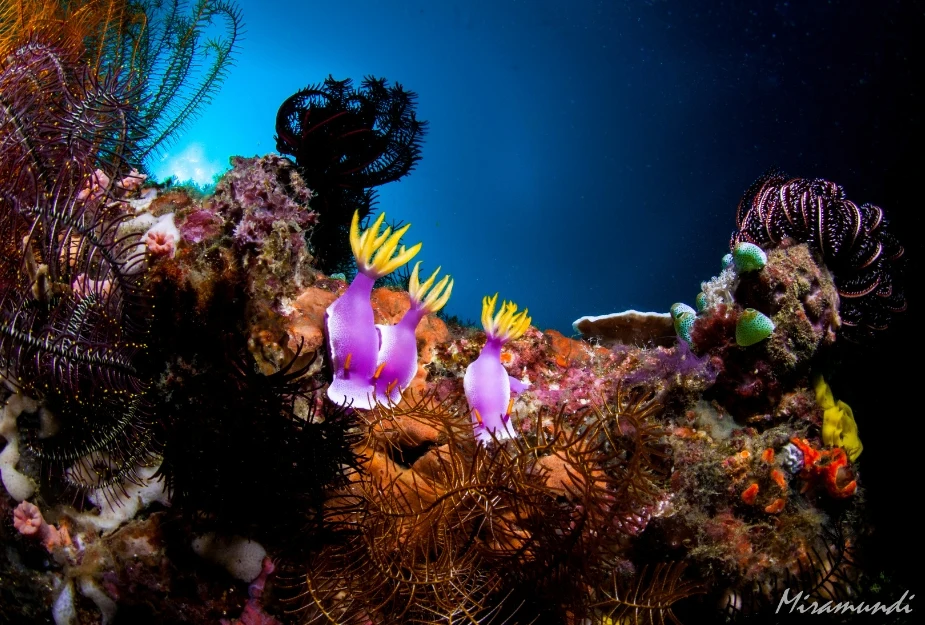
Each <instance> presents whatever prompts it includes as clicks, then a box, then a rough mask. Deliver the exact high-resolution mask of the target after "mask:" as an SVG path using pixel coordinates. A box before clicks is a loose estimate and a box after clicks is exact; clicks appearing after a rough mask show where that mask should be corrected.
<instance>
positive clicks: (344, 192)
mask: <svg viewBox="0 0 925 625" xmlns="http://www.w3.org/2000/svg"><path fill="white" fill-rule="evenodd" d="M415 98H416V95H415V94H414V93H413V92H411V91H405V90H404V89H403V88H402V87H401V85H399V84H395V85H393V86H388V85H387V84H386V81H385V80H384V79H377V78H371V77H370V78H366V79H364V80H363V82H362V83H361V85H360V88H359V89H355V88H354V87H353V84H352V82H351V81H350V80H349V79H347V80H334V78H332V77H328V78H327V80H325V81H324V84H322V85H314V86H310V87H308V88H306V89H302V90H301V91H298V92H297V93H295V94H293V95H292V96H290V97H289V98H287V99H286V101H285V102H283V104H282V106H280V108H279V111H278V112H277V114H276V149H277V150H278V151H279V152H280V153H281V154H287V155H290V156H292V157H293V158H294V159H295V161H296V164H297V165H298V166H299V169H300V170H301V172H302V175H303V177H304V179H305V182H306V184H307V185H308V187H309V188H311V189H312V191H314V193H315V199H314V200H313V201H312V208H313V209H314V210H316V211H317V212H318V214H319V216H320V219H319V224H318V225H317V226H315V228H314V230H313V232H312V240H311V244H312V247H313V249H314V254H315V256H316V258H317V259H318V263H319V265H320V267H321V268H322V269H323V270H324V271H325V272H327V273H331V272H333V271H341V270H344V269H345V265H346V264H349V253H348V252H349V246H348V245H347V233H348V229H349V225H350V220H351V218H352V217H353V212H354V210H359V211H360V217H361V218H365V217H367V216H368V215H369V213H370V211H371V206H372V203H373V202H374V199H375V197H374V194H373V193H372V191H371V189H372V188H373V187H377V186H380V185H383V184H385V183H387V182H392V181H395V180H398V179H399V178H402V177H403V176H405V175H406V174H408V173H409V172H410V171H411V170H412V168H413V167H414V165H415V164H416V163H417V162H418V160H420V158H421V140H422V138H423V136H424V132H425V129H426V125H427V124H426V122H424V121H419V120H418V119H417V117H416V116H415Z"/></svg>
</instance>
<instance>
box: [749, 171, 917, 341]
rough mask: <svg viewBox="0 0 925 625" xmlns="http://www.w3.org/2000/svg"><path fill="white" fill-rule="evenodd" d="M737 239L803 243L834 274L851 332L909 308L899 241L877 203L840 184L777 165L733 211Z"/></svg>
mask: <svg viewBox="0 0 925 625" xmlns="http://www.w3.org/2000/svg"><path fill="white" fill-rule="evenodd" d="M736 226H737V228H738V229H737V230H736V231H735V232H734V233H733V235H732V242H733V245H734V244H735V243H736V242H741V241H745V242H750V243H757V244H759V245H769V246H775V245H777V244H779V243H781V241H783V240H784V239H788V238H789V239H793V240H795V241H797V242H799V243H808V244H810V246H811V247H812V248H813V249H814V250H815V251H816V252H817V253H818V254H820V255H821V257H822V260H823V262H824V263H825V265H826V267H828V269H829V270H830V271H831V272H832V273H833V275H834V276H835V283H836V285H837V286H838V294H839V296H840V298H841V302H840V306H839V312H840V314H841V321H842V323H843V324H844V325H845V331H846V332H847V334H848V335H849V336H851V337H853V338H862V337H865V336H870V335H871V333H872V332H875V331H877V330H883V329H885V328H886V327H887V326H888V325H889V323H890V321H891V319H892V318H893V316H894V315H895V314H896V313H899V312H902V311H904V310H905V309H906V298H905V295H904V291H903V283H902V267H903V264H902V257H903V246H902V245H901V244H900V242H899V240H898V239H897V238H896V237H895V236H894V234H893V233H892V232H890V231H889V227H888V226H889V224H888V220H887V219H886V217H885V214H884V211H883V209H882V208H880V207H879V206H876V205H874V204H870V203H866V204H861V205H860V206H858V205H857V204H855V203H854V202H852V201H851V200H849V199H848V197H847V195H846V193H845V190H844V189H843V188H842V187H841V186H840V185H838V184H835V183H834V182H830V181H828V180H822V179H808V178H795V177H792V176H788V175H786V174H784V173H783V172H780V171H778V170H771V171H769V172H768V173H766V174H764V175H763V176H762V177H760V178H759V179H758V180H757V181H756V182H755V183H754V184H753V185H752V186H751V187H750V188H749V189H748V190H747V191H746V192H745V194H744V195H743V197H742V199H741V200H740V202H739V207H738V210H737V212H736Z"/></svg>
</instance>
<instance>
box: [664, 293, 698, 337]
mask: <svg viewBox="0 0 925 625" xmlns="http://www.w3.org/2000/svg"><path fill="white" fill-rule="evenodd" d="M670 310H671V320H672V322H673V324H674V330H675V332H677V333H678V336H679V337H681V339H683V340H684V341H686V342H688V343H690V342H691V329H692V328H693V327H694V321H696V320H697V311H695V310H694V309H693V308H691V307H690V306H688V305H687V304H682V303H680V302H679V303H677V304H672V305H671V309H670Z"/></svg>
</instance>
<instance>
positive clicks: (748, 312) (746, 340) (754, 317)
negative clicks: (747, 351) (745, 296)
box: [736, 308, 774, 347]
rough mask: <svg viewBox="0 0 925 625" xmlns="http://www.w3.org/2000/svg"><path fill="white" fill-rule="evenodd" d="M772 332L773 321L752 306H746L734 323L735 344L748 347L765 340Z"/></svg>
mask: <svg viewBox="0 0 925 625" xmlns="http://www.w3.org/2000/svg"><path fill="white" fill-rule="evenodd" d="M772 332H774V322H773V321H771V318H770V317H768V316H767V315H765V314H763V313H760V312H758V311H757V310H755V309H754V308H746V309H745V311H744V312H742V314H741V315H740V316H739V321H738V323H736V344H738V345H739V346H740V347H748V346H750V345H754V344H755V343H760V342H761V341H763V340H765V339H766V338H768V337H769V336H771V333H772Z"/></svg>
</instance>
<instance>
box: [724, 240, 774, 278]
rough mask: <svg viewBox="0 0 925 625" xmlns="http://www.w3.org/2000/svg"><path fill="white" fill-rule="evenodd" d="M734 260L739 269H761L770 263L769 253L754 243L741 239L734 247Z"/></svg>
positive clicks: (745, 270)
mask: <svg viewBox="0 0 925 625" xmlns="http://www.w3.org/2000/svg"><path fill="white" fill-rule="evenodd" d="M732 261H733V262H734V263H735V266H736V269H738V270H739V271H744V272H749V271H760V270H761V269H764V266H765V265H767V264H768V255H767V254H766V253H765V252H764V250H763V249H761V248H760V247H758V246H757V245H755V244H754V243H748V242H744V241H740V242H738V243H736V244H735V247H734V248H732Z"/></svg>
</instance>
